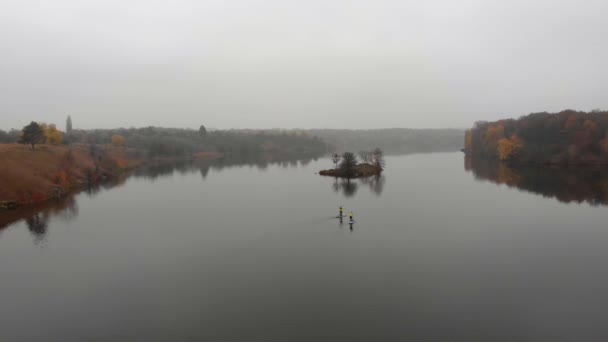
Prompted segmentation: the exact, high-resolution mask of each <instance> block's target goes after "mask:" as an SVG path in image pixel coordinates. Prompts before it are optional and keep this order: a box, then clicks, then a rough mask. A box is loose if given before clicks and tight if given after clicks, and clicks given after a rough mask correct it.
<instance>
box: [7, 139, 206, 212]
mask: <svg viewBox="0 0 608 342" xmlns="http://www.w3.org/2000/svg"><path fill="white" fill-rule="evenodd" d="M215 157H218V156H217V155H216V154H210V153H208V154H204V155H196V156H193V157H192V158H215ZM0 160H1V161H2V163H1V164H0V209H13V208H16V207H20V206H26V205H33V204H39V203H43V202H47V201H50V200H54V199H59V198H63V197H65V196H66V195H68V194H70V193H72V192H75V191H77V190H78V189H81V188H83V187H85V186H88V185H92V184H99V183H101V182H104V181H106V180H110V179H113V178H116V177H118V176H119V175H121V174H124V173H125V172H128V171H130V170H134V169H136V168H138V167H141V166H144V165H150V164H165V163H171V162H175V161H177V159H176V158H171V157H164V158H153V159H149V158H146V157H145V153H143V152H142V151H139V150H135V149H129V148H124V147H117V146H101V145H95V146H94V147H93V148H91V147H90V146H87V145H72V146H64V145H61V146H53V145H38V146H36V148H35V149H34V150H32V149H31V148H30V147H29V146H25V145H19V144H0Z"/></svg>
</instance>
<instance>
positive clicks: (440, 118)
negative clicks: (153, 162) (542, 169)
mask: <svg viewBox="0 0 608 342" xmlns="http://www.w3.org/2000/svg"><path fill="white" fill-rule="evenodd" d="M607 17H608V1H606V0H597V1H594V0H576V1H574V0H573V1H556V0H527V1H523V0H500V1H498V0H473V1H457V0H445V1H439V0H433V1H430V0H425V1H422V0H420V1H406V0H396V1H392V0H373V1H372V0H370V1H357V0H299V1H292V0H263V1H260V0H199V1H195V0H192V1H188V0H171V1H169V0H167V1H154V0H142V1H131V0H99V1H96V0H95V1H86V0H53V1H47V0H38V1H35V0H15V1H13V0H0V119H1V120H2V121H1V123H0V128H4V129H7V128H13V127H15V128H17V127H19V128H20V127H22V126H23V125H25V124H27V123H29V121H31V120H36V121H43V122H54V123H57V124H58V125H60V126H61V127H63V126H64V122H65V118H66V117H67V115H68V114H69V115H71V116H72V118H73V121H74V126H75V128H97V127H100V128H110V127H131V126H136V127H140V126H150V125H153V126H167V127H193V128H195V127H198V126H199V125H200V124H205V125H206V126H207V127H213V128H247V127H249V128H273V127H284V128H294V127H295V128H313V127H315V128H326V127H327V128H379V127H413V128H423V127H425V128H426V127H431V128H443V127H469V126H471V125H472V124H473V122H474V121H476V120H493V119H498V118H503V117H517V116H520V115H523V114H527V113H530V112H538V111H550V112H553V111H559V110H562V109H566V108H572V109H577V110H591V109H594V108H608V77H607V76H608V23H607V22H606V18H607Z"/></svg>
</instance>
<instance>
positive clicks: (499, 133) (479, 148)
mask: <svg viewBox="0 0 608 342" xmlns="http://www.w3.org/2000/svg"><path fill="white" fill-rule="evenodd" d="M607 133H608V112H607V111H601V110H594V111H592V112H590V113H586V112H577V111H573V110H566V111H562V112H560V113H556V114H549V113H533V114H529V115H526V116H523V117H520V118H519V119H517V120H515V119H507V120H500V121H496V122H486V121H480V122H476V123H475V126H474V127H473V128H472V129H470V130H468V131H467V132H466V134H465V150H466V152H467V153H469V154H471V155H472V156H473V158H475V157H481V158H488V159H497V160H503V161H508V162H526V163H543V164H568V165H599V164H608V136H607Z"/></svg>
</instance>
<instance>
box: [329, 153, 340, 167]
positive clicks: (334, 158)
mask: <svg viewBox="0 0 608 342" xmlns="http://www.w3.org/2000/svg"><path fill="white" fill-rule="evenodd" d="M341 158H342V157H340V155H339V154H337V153H334V154H332V155H331V161H332V162H333V163H334V169H337V168H338V163H340V159H341Z"/></svg>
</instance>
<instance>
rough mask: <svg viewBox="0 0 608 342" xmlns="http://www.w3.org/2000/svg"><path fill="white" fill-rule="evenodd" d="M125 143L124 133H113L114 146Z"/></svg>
mask: <svg viewBox="0 0 608 342" xmlns="http://www.w3.org/2000/svg"><path fill="white" fill-rule="evenodd" d="M124 144H125V138H124V137H123V136H122V135H117V134H115V135H113V136H112V145H114V146H123V145H124Z"/></svg>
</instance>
